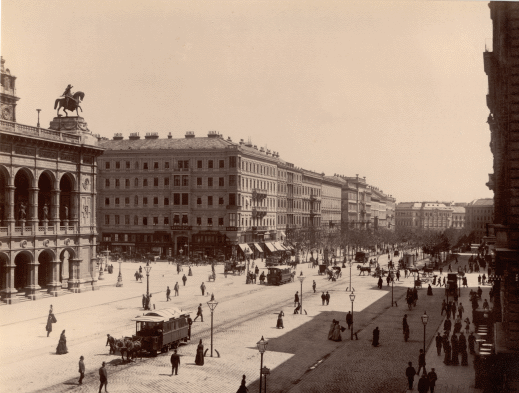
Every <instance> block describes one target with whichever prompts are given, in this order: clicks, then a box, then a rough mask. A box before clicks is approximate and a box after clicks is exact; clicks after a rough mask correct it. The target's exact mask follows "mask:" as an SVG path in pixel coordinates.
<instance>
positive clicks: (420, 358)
mask: <svg viewBox="0 0 519 393" xmlns="http://www.w3.org/2000/svg"><path fill="white" fill-rule="evenodd" d="M422 368H423V372H424V374H425V353H424V352H423V349H420V355H418V372H417V374H418V375H420V371H421V370H422Z"/></svg>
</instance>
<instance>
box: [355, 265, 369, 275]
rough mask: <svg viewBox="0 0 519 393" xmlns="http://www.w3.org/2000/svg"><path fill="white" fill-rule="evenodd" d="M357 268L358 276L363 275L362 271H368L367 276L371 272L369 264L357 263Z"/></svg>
mask: <svg viewBox="0 0 519 393" xmlns="http://www.w3.org/2000/svg"><path fill="white" fill-rule="evenodd" d="M357 270H359V276H360V275H364V273H368V276H369V275H370V274H371V266H361V265H357Z"/></svg>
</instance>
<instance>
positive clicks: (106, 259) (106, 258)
mask: <svg viewBox="0 0 519 393" xmlns="http://www.w3.org/2000/svg"><path fill="white" fill-rule="evenodd" d="M103 254H105V268H106V265H107V264H108V254H110V251H109V250H108V249H106V250H104V251H103ZM103 274H104V273H103V259H101V263H100V264H99V277H98V280H104V279H105V278H104V276H103Z"/></svg>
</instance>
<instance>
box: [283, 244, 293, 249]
mask: <svg viewBox="0 0 519 393" xmlns="http://www.w3.org/2000/svg"><path fill="white" fill-rule="evenodd" d="M284 247H285V248H286V249H287V250H293V249H294V247H292V246H291V245H290V244H285V245H284Z"/></svg>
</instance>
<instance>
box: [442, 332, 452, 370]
mask: <svg viewBox="0 0 519 393" xmlns="http://www.w3.org/2000/svg"><path fill="white" fill-rule="evenodd" d="M451 350H452V348H451V344H450V341H449V335H448V334H447V333H445V334H444V335H443V352H444V353H445V357H444V359H443V363H445V364H446V365H447V366H448V365H449V364H451Z"/></svg>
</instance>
